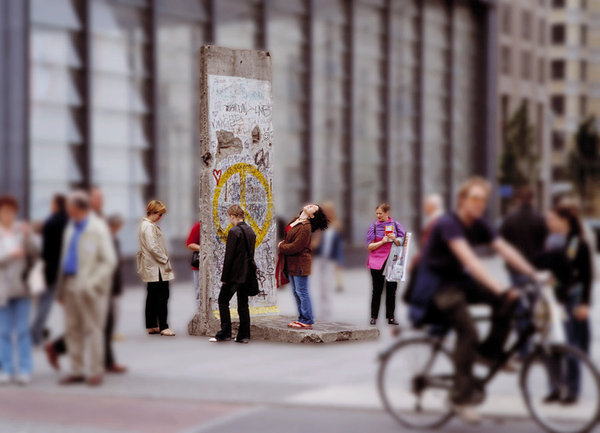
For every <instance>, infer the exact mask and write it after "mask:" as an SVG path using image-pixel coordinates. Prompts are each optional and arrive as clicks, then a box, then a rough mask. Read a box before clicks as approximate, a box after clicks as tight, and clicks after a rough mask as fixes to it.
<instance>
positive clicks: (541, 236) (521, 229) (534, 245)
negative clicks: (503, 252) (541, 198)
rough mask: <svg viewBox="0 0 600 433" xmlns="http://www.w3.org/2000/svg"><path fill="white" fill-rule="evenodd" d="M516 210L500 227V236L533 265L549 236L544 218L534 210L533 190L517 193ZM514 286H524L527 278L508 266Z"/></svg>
mask: <svg viewBox="0 0 600 433" xmlns="http://www.w3.org/2000/svg"><path fill="white" fill-rule="evenodd" d="M516 198H517V204H516V208H515V209H514V210H513V211H512V212H511V213H510V214H508V216H507V217H506V218H505V219H504V222H503V223H502V225H501V227H500V235H501V236H502V237H503V238H504V239H505V240H506V241H508V242H510V243H511V244H512V245H513V246H514V247H515V248H516V249H517V250H518V251H519V252H520V253H521V254H523V256H524V257H525V258H526V259H527V260H528V261H529V262H531V263H533V262H534V261H535V260H536V258H537V257H538V256H539V255H540V254H541V253H542V251H544V242H545V240H546V236H547V235H548V229H547V227H546V221H545V220H544V217H543V216H542V215H541V214H540V213H538V212H537V211H536V210H535V209H534V208H533V199H534V194H533V189H532V188H531V187H530V186H524V187H521V188H520V189H519V190H518V192H517V196H516ZM508 270H509V274H510V278H511V281H512V284H513V285H516V286H518V285H522V284H523V283H525V282H526V281H527V277H526V276H523V275H522V274H521V273H519V272H518V271H516V270H515V269H514V268H513V267H511V266H508Z"/></svg>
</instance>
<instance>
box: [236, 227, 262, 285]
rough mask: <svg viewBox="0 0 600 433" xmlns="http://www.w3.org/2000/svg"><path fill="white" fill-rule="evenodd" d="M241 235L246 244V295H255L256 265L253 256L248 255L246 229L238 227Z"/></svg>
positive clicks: (248, 246)
mask: <svg viewBox="0 0 600 433" xmlns="http://www.w3.org/2000/svg"><path fill="white" fill-rule="evenodd" d="M240 229H241V230H242V235H243V236H244V243H245V244H246V260H247V261H248V274H247V275H246V284H245V285H246V294H247V295H248V296H256V295H258V294H259V293H260V288H259V287H258V278H257V276H256V273H257V267H256V262H255V261H254V257H250V245H249V244H248V237H247V236H246V231H245V230H244V229H243V228H242V227H240Z"/></svg>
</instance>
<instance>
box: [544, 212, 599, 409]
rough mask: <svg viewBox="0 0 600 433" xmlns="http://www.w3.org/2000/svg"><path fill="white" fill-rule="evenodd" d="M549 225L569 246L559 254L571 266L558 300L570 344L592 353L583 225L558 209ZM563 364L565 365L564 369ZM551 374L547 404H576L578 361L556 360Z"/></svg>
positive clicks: (589, 273) (588, 269)
mask: <svg viewBox="0 0 600 433" xmlns="http://www.w3.org/2000/svg"><path fill="white" fill-rule="evenodd" d="M546 221H547V224H548V229H549V230H550V233H552V234H560V235H562V236H564V237H565V238H566V243H565V244H564V246H563V247H562V248H560V249H559V251H560V253H561V254H562V256H563V257H564V259H565V261H566V263H568V265H569V266H568V269H569V274H568V275H567V276H566V278H562V281H561V283H560V285H559V290H558V299H559V301H560V302H561V303H562V304H563V306H564V308H565V311H566V312H567V318H566V322H565V329H566V335H567V341H568V343H569V344H571V345H573V346H575V347H577V348H578V349H580V350H582V351H583V352H585V353H589V351H590V323H589V316H590V302H591V286H592V270H591V267H590V247H589V245H588V244H587V242H586V240H585V233H584V231H583V228H582V225H581V221H580V219H579V217H578V216H577V214H576V213H575V212H574V211H573V209H572V208H570V207H567V206H560V205H559V206H556V207H554V208H553V209H552V210H551V211H550V212H548V216H547V219H546ZM562 363H564V364H566V365H561V364H562ZM551 371H552V373H551V378H552V379H553V380H552V381H551V391H550V393H549V394H548V396H546V398H545V402H546V403H552V402H560V403H562V404H574V403H576V402H577V400H578V398H579V394H580V391H581V374H580V366H579V363H578V362H577V360H575V359H568V360H560V359H559V360H555V361H554V362H552V363H551Z"/></svg>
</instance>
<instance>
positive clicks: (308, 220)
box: [278, 204, 328, 329]
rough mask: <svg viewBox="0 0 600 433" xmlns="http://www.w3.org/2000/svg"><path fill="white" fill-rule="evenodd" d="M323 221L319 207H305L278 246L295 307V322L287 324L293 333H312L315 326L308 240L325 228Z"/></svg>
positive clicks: (313, 205)
mask: <svg viewBox="0 0 600 433" xmlns="http://www.w3.org/2000/svg"><path fill="white" fill-rule="evenodd" d="M327 223H328V221H327V217H326V216H325V213H324V212H323V210H322V209H321V207H320V206H319V205H316V204H309V205H306V206H304V207H303V208H302V211H301V212H300V214H299V215H298V218H296V219H295V220H294V221H292V222H291V223H290V224H289V225H288V226H287V227H286V229H285V231H286V233H285V237H284V239H283V240H282V241H281V242H279V245H278V249H279V253H280V254H282V255H283V256H284V257H285V265H284V272H285V273H286V274H287V275H288V278H289V280H290V284H291V286H292V291H293V293H294V297H295V298H296V305H297V306H298V320H297V321H295V322H291V323H289V324H288V326H289V327H290V328H293V329H312V325H313V324H314V323H315V321H314V317H313V312H312V304H311V301H310V295H309V293H308V276H309V275H310V270H311V261H312V251H311V246H310V244H311V237H312V233H313V232H314V231H316V230H325V229H326V228H327Z"/></svg>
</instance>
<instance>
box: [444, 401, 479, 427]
mask: <svg viewBox="0 0 600 433" xmlns="http://www.w3.org/2000/svg"><path fill="white" fill-rule="evenodd" d="M451 406H452V410H453V411H454V413H455V414H456V416H458V417H459V418H460V419H462V420H463V421H464V422H466V423H468V424H479V423H480V422H481V415H480V414H479V412H477V410H476V409H475V406H474V405H471V404H456V403H452V404H451Z"/></svg>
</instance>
